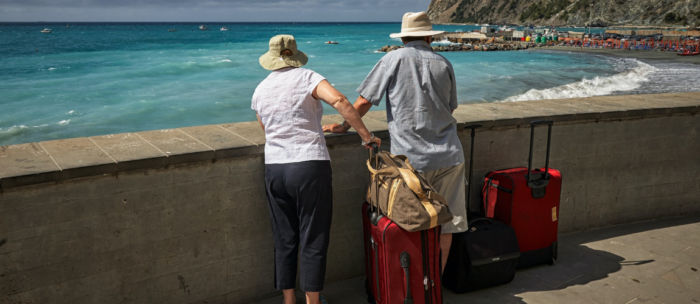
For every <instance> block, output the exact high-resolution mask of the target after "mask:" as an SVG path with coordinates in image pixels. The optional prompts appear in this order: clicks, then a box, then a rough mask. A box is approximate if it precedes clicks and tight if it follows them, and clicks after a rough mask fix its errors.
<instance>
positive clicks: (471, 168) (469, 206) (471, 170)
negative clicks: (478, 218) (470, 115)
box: [464, 125, 482, 211]
mask: <svg viewBox="0 0 700 304" xmlns="http://www.w3.org/2000/svg"><path fill="white" fill-rule="evenodd" d="M481 127H482V125H469V126H466V127H464V128H465V129H471V130H472V143H471V152H470V153H469V177H468V178H467V210H470V211H471V210H472V175H474V137H475V136H476V129H478V128H481Z"/></svg>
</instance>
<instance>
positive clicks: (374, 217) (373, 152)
mask: <svg viewBox="0 0 700 304" xmlns="http://www.w3.org/2000/svg"><path fill="white" fill-rule="evenodd" d="M369 146H370V149H369V160H370V161H371V160H372V157H373V156H374V157H375V158H374V168H375V169H378V168H379V157H376V156H377V155H378V154H379V146H378V145H377V144H376V143H372V144H370V145H369ZM369 179H370V183H372V182H374V189H375V193H376V198H375V200H374V201H375V202H376V204H377V206H375V205H374V204H372V200H370V201H369V209H367V213H368V216H369V222H370V223H372V225H374V226H377V224H379V219H381V218H382V216H381V214H380V212H379V179H378V178H377V177H376V176H372V172H370V173H369ZM371 187H372V185H370V190H371ZM369 192H370V193H372V191H369Z"/></svg>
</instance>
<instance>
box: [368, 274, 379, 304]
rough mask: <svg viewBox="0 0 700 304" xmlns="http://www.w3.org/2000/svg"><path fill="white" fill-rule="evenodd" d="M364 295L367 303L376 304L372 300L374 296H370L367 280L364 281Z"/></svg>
mask: <svg viewBox="0 0 700 304" xmlns="http://www.w3.org/2000/svg"><path fill="white" fill-rule="evenodd" d="M365 293H367V303H370V304H377V301H375V300H374V296H373V295H372V290H371V289H370V287H369V280H367V279H365Z"/></svg>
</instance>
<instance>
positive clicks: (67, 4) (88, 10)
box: [0, 0, 430, 22]
mask: <svg viewBox="0 0 700 304" xmlns="http://www.w3.org/2000/svg"><path fill="white" fill-rule="evenodd" d="M429 4H430V0H340V1H331V0H287V1H279V0H248V1H244V0H200V1H193V0H0V22H36V21H46V22H52V21H57V22H64V21H65V22H81V21H85V22H110V21H112V22H128V21H141V22H146V21H152V22H167V21H172V22H197V21H208V22H215V21H222V22H275V21H276V22H295V21H296V22H326V21H333V22H372V21H378V22H401V17H402V16H403V14H404V13H405V12H420V11H426V10H427V9H428V5H429Z"/></svg>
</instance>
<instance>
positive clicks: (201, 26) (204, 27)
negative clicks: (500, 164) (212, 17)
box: [199, 24, 207, 31]
mask: <svg viewBox="0 0 700 304" xmlns="http://www.w3.org/2000/svg"><path fill="white" fill-rule="evenodd" d="M199 29H200V30H203V31H206V30H207V27H206V26H204V24H202V25H200V26H199Z"/></svg>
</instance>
